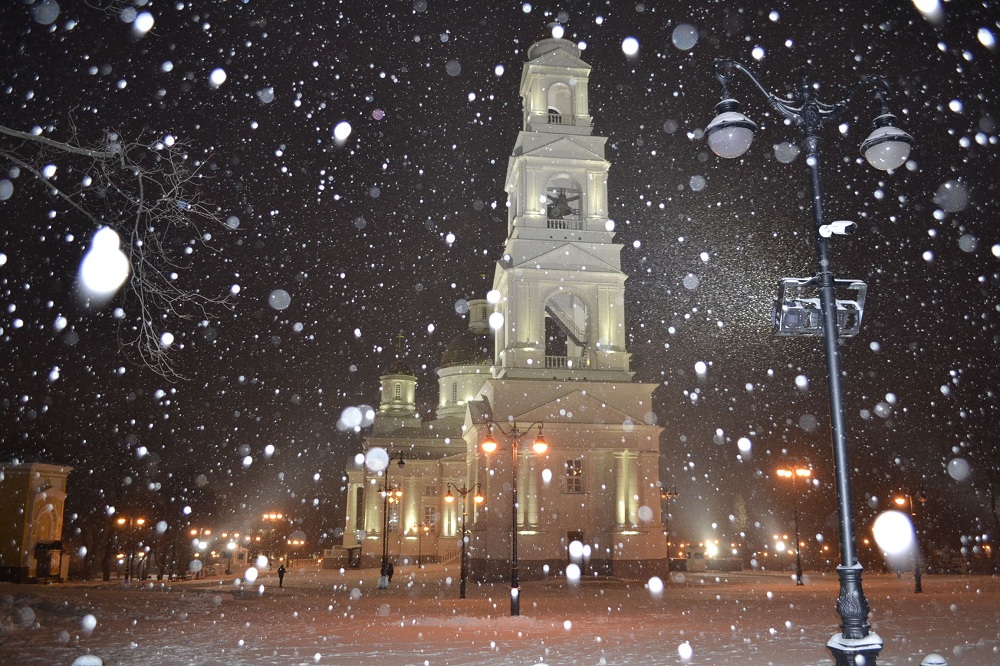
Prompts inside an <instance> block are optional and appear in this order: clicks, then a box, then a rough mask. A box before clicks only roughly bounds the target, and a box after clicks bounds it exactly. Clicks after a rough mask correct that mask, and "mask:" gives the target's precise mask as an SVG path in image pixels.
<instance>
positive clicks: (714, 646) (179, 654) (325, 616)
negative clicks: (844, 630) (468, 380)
mask: <svg viewBox="0 0 1000 666" xmlns="http://www.w3.org/2000/svg"><path fill="white" fill-rule="evenodd" d="M376 584H377V571H373V570H357V571H347V572H343V573H341V572H337V571H318V570H315V569H314V568H311V567H301V568H298V567H296V568H292V569H291V571H290V572H289V574H288V575H287V576H286V578H285V586H284V589H279V588H278V586H277V576H276V575H275V574H274V573H270V572H268V573H264V574H262V575H261V576H260V577H259V578H258V580H257V581H256V582H255V583H254V584H253V585H242V586H241V585H240V584H239V583H238V582H236V581H234V580H232V579H224V580H219V579H214V580H209V581H205V580H201V581H185V582H179V583H172V584H162V583H160V582H156V581H152V582H150V581H146V582H144V583H140V584H136V585H134V586H132V587H131V588H128V589H126V588H124V587H123V586H122V584H121V583H120V582H112V583H97V582H92V583H85V584H64V585H48V586H45V585H21V586H19V585H12V584H6V583H0V617H2V618H3V619H2V622H0V662H2V663H5V664H66V665H67V666H68V665H69V664H72V663H73V661H74V659H76V658H77V657H79V656H81V655H85V654H93V655H96V656H99V657H101V658H102V659H103V662H104V664H105V665H118V664H148V665H151V666H155V665H160V664H255V665H256V664H264V665H268V664H282V665H283V664H303V665H305V664H380V665H383V666H393V665H397V664H417V665H419V664H428V665H433V666H439V665H445V664H447V665H458V664H517V665H526V666H533V665H535V664H549V665H555V664H656V665H664V664H714V665H719V664H740V665H757V666H766V665H773V666H793V665H794V666H811V665H814V664H815V665H818V664H832V663H833V660H832V658H831V656H830V653H829V652H828V650H827V649H826V647H825V644H826V641H827V640H828V639H829V637H830V636H831V635H832V634H833V633H834V632H835V631H836V630H837V629H836V625H837V621H838V618H837V615H836V611H835V610H834V604H835V601H836V596H837V579H836V575H835V574H826V575H820V574H816V573H813V574H811V575H810V574H808V573H807V577H806V584H805V585H804V586H802V587H796V585H795V584H794V581H793V580H792V579H791V578H790V577H789V576H788V575H787V574H779V573H767V574H764V573H749V572H746V573H737V574H731V573H727V574H718V575H715V574H690V573H689V574H674V575H673V577H672V579H671V580H670V581H669V582H667V583H666V585H665V588H664V590H663V592H662V593H661V594H653V593H652V592H651V591H650V589H649V587H648V586H647V585H646V584H645V582H644V581H633V582H628V581H612V580H601V581H596V580H595V581H586V580H584V581H583V582H581V583H580V584H578V585H568V584H567V583H566V581H564V580H550V581H535V582H526V583H523V584H522V604H521V611H522V615H521V616H520V617H510V616H509V612H510V603H509V596H508V594H509V588H507V587H505V586H503V585H496V586H481V585H476V584H472V583H470V585H469V594H468V597H469V598H467V599H464V600H463V599H459V598H458V592H459V589H458V588H459V585H458V567H457V565H429V566H428V567H426V568H425V569H421V570H417V569H416V568H414V567H407V566H400V567H398V568H397V572H396V576H395V577H394V578H393V583H392V585H391V587H390V589H388V590H379V589H377V587H376ZM864 587H865V592H866V595H867V597H868V599H869V602H870V603H871V605H872V609H873V613H872V623H873V626H874V629H875V631H876V632H877V633H878V634H879V635H880V636H882V638H883V639H884V640H885V648H884V649H883V651H882V654H881V657H880V659H879V664H884V665H886V666H903V665H904V664H914V665H916V664H919V663H920V661H921V660H922V659H923V658H924V657H925V656H926V655H927V654H928V653H931V652H935V653H938V654H940V655H942V656H943V657H944V658H945V659H946V660H947V662H948V664H950V665H951V666H986V665H987V664H990V665H995V664H1000V579H997V578H990V577H985V576H980V577H976V576H925V577H924V578H923V589H924V593H923V594H914V592H913V580H912V578H908V577H906V576H904V577H902V578H897V577H896V576H893V575H875V574H871V573H866V575H865V578H864Z"/></svg>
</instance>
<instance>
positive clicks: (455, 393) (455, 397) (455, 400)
mask: <svg viewBox="0 0 1000 666" xmlns="http://www.w3.org/2000/svg"><path fill="white" fill-rule="evenodd" d="M451 404H453V405H457V404H458V382H452V383H451Z"/></svg>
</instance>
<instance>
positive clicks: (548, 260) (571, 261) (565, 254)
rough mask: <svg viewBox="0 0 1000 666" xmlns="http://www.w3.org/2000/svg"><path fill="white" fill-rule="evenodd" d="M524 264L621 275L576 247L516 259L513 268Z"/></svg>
mask: <svg viewBox="0 0 1000 666" xmlns="http://www.w3.org/2000/svg"><path fill="white" fill-rule="evenodd" d="M522 249H526V248H522ZM524 264H531V267H532V268H536V267H537V268H544V269H549V270H569V271H578V270H580V267H581V266H586V267H587V271H588V272H590V271H594V272H597V273H621V269H619V268H618V267H616V266H612V265H611V264H609V263H608V262H606V261H604V260H603V259H601V258H600V257H598V256H597V255H594V254H591V253H589V252H584V251H583V250H582V249H580V247H579V246H578V245H562V246H560V247H557V248H555V249H550V250H548V251H547V252H542V253H541V254H538V255H535V256H530V257H529V256H526V257H517V264H516V265H515V268H517V267H521V266H524Z"/></svg>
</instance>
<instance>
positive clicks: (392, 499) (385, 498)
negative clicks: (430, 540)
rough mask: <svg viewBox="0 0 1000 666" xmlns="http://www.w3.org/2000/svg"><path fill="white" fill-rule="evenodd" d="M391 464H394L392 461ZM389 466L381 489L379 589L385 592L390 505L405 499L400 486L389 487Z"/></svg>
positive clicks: (400, 454)
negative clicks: (380, 566) (380, 565)
mask: <svg viewBox="0 0 1000 666" xmlns="http://www.w3.org/2000/svg"><path fill="white" fill-rule="evenodd" d="M389 462H392V461H391V460H390V461H389ZM405 464H406V463H405V462H403V452H402V451H400V453H399V462H398V463H397V465H398V466H399V471H400V472H402V471H403V466H404V465H405ZM390 469H391V467H389V466H388V465H387V466H386V468H385V483H383V484H382V487H381V488H380V489H379V492H380V493H381V494H382V568H381V569H380V571H379V579H378V587H379V589H380V590H384V589H386V588H388V587H389V571H388V570H389V505H390V504H398V503H399V502H400V501H401V500H402V499H403V489H402V488H400V487H399V486H390V485H389V470H390Z"/></svg>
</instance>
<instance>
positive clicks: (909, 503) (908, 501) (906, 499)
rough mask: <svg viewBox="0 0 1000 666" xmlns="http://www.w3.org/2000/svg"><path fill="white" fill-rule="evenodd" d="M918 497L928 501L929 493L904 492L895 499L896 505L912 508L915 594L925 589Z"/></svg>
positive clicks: (924, 502)
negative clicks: (922, 570)
mask: <svg viewBox="0 0 1000 666" xmlns="http://www.w3.org/2000/svg"><path fill="white" fill-rule="evenodd" d="M914 499H916V500H917V501H918V502H920V504H926V503H927V495H925V494H924V492H923V491H922V490H921V491H918V492H917V495H916V497H914V496H913V495H911V494H910V493H903V495H902V496H898V497H896V498H894V499H893V502H895V503H896V506H898V507H899V508H903V507H907V508H909V510H910V517H911V518H912V519H913V592H914V593H915V594H920V593H921V592H923V591H924V589H923V587H922V586H921V580H920V578H921V573H922V572H921V570H920V539H919V538H918V535H919V532H918V531H917V507H916V505H915V504H914V503H913V500H914Z"/></svg>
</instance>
